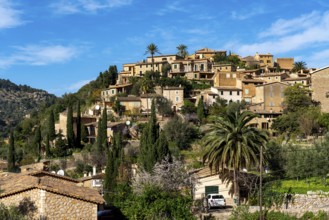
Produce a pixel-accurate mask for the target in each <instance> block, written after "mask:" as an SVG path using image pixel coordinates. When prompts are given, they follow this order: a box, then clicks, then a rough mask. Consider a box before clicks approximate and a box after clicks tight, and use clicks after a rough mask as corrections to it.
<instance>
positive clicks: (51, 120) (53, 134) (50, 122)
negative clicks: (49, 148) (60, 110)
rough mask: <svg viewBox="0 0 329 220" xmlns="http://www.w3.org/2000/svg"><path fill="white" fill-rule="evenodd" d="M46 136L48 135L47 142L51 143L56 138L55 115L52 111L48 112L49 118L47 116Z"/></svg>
mask: <svg viewBox="0 0 329 220" xmlns="http://www.w3.org/2000/svg"><path fill="white" fill-rule="evenodd" d="M48 135H49V140H51V141H53V140H54V139H55V138H56V132H55V115H54V111H53V110H51V111H50V112H49V116H48Z"/></svg>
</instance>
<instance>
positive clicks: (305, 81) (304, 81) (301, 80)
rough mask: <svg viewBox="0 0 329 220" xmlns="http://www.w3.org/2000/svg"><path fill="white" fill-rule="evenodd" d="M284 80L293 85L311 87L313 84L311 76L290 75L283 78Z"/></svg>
mask: <svg viewBox="0 0 329 220" xmlns="http://www.w3.org/2000/svg"><path fill="white" fill-rule="evenodd" d="M282 82H285V83H288V84H289V85H291V86H293V85H295V84H300V85H303V86H304V87H309V86H310V84H311V77H289V78H285V79H284V80H282Z"/></svg>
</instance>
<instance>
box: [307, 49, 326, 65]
mask: <svg viewBox="0 0 329 220" xmlns="http://www.w3.org/2000/svg"><path fill="white" fill-rule="evenodd" d="M328 60H329V49H325V50H322V51H316V52H313V53H312V54H311V55H310V56H309V57H307V64H308V65H307V66H309V67H317V68H322V67H325V66H328V65H329V62H328Z"/></svg>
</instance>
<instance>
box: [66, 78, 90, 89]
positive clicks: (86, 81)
mask: <svg viewBox="0 0 329 220" xmlns="http://www.w3.org/2000/svg"><path fill="white" fill-rule="evenodd" d="M90 81H92V79H87V80H81V81H78V82H75V83H73V84H72V85H70V86H68V88H67V90H68V91H70V92H72V91H76V90H78V89H80V88H81V87H82V86H84V85H86V84H87V83H89V82H90Z"/></svg>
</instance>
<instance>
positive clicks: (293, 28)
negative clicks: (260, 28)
mask: <svg viewBox="0 0 329 220" xmlns="http://www.w3.org/2000/svg"><path fill="white" fill-rule="evenodd" d="M321 18H322V17H321V15H320V13H318V12H315V11H314V12H312V13H310V14H304V15H301V16H299V17H297V18H293V19H291V20H288V19H279V20H277V21H276V22H274V23H273V24H272V25H271V27H270V28H269V29H267V30H265V31H264V32H262V33H260V37H268V36H283V35H285V34H289V33H294V32H297V31H300V30H304V29H306V28H310V27H312V26H313V25H316V24H317V23H318V22H319V21H321Z"/></svg>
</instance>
